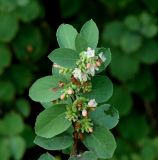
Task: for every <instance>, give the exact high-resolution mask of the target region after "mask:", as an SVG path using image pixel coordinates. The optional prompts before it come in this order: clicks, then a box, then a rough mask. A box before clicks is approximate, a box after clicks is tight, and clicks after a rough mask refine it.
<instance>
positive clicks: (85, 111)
mask: <svg viewBox="0 0 158 160" xmlns="http://www.w3.org/2000/svg"><path fill="white" fill-rule="evenodd" d="M87 114H88V112H87V110H85V109H84V110H83V111H82V116H83V117H87Z"/></svg>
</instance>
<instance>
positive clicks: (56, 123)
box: [35, 104, 71, 138]
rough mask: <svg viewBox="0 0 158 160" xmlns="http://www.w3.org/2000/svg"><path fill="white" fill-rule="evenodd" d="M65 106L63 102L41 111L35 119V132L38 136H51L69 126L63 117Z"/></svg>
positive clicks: (69, 123)
mask: <svg viewBox="0 0 158 160" xmlns="http://www.w3.org/2000/svg"><path fill="white" fill-rule="evenodd" d="M65 112H66V107H65V105H64V104H59V105H54V106H53V107H51V108H47V109H45V110H44V111H43V112H41V113H40V114H39V115H38V117H37V120H36V124H35V132H36V134H37V135H38V136H41V137H45V138H52V137H54V136H56V135H58V134H60V133H62V132H64V131H65V130H67V129H68V128H69V127H70V126H71V122H70V121H68V120H67V119H66V118H65Z"/></svg>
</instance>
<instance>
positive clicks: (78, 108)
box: [66, 97, 97, 133]
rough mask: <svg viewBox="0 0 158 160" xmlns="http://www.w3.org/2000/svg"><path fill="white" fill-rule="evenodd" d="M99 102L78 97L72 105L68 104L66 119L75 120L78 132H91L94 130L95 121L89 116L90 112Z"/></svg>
mask: <svg viewBox="0 0 158 160" xmlns="http://www.w3.org/2000/svg"><path fill="white" fill-rule="evenodd" d="M96 106H97V103H96V101H95V99H91V100H89V101H88V99H86V98H84V97H78V98H77V99H76V100H75V101H74V102H73V104H72V105H67V107H66V109H67V112H66V119H68V120H70V121H72V122H75V124H76V130H77V132H81V133H84V132H87V133H91V132H92V131H93V123H92V121H91V119H90V118H89V117H88V113H89V112H90V111H92V110H94V109H95V107H96Z"/></svg>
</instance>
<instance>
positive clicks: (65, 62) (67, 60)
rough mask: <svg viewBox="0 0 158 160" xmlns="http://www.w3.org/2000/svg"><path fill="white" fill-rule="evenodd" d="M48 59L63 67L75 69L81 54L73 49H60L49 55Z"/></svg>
mask: <svg viewBox="0 0 158 160" xmlns="http://www.w3.org/2000/svg"><path fill="white" fill-rule="evenodd" d="M48 58H49V59H50V60H51V61H52V62H54V63H56V64H58V65H60V66H62V67H67V68H75V66H76V61H77V60H78V59H79V54H78V53H77V52H76V51H74V50H72V49H68V48H58V49H55V50H54V51H52V52H51V53H50V54H49V55H48Z"/></svg>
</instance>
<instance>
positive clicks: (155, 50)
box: [134, 40, 158, 64]
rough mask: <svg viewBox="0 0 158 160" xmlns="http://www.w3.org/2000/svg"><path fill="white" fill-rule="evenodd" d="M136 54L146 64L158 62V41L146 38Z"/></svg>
mask: <svg viewBox="0 0 158 160" xmlns="http://www.w3.org/2000/svg"><path fill="white" fill-rule="evenodd" d="M134 56H135V57H136V58H138V59H139V60H140V61H141V62H143V63H145V64H154V63H156V62H158V43H157V42H156V41H154V40H146V41H145V42H144V45H143V46H142V47H141V48H140V50H138V51H137V52H136V53H135V54H134Z"/></svg>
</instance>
